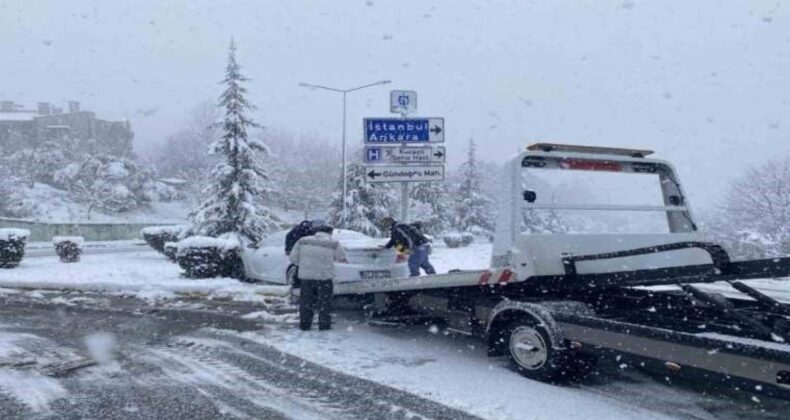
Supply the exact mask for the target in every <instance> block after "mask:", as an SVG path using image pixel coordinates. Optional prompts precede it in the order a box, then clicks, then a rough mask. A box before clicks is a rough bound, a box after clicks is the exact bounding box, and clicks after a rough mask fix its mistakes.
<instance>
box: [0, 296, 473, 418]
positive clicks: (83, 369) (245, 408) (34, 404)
mask: <svg viewBox="0 0 790 420" xmlns="http://www.w3.org/2000/svg"><path fill="white" fill-rule="evenodd" d="M52 302H56V303H52ZM245 305H247V306H245ZM257 309H260V308H254V307H252V305H250V304H243V303H242V304H238V303H237V304H228V305H226V304H212V303H210V304H209V306H206V305H203V304H200V305H195V304H183V305H181V307H180V308H173V307H170V308H151V307H146V306H143V304H142V303H140V302H137V301H134V300H131V299H122V298H111V297H106V296H100V295H77V294H72V295H57V294H54V293H52V294H49V293H48V292H43V293H42V292H38V293H35V294H32V295H31V294H10V295H5V296H0V335H2V336H3V338H4V340H3V341H0V343H3V342H4V343H6V348H5V349H4V348H2V347H0V418H3V419H17V418H19V419H23V418H24V419H29V418H102V419H113V418H141V419H163V418H168V419H180V418H189V419H202V418H275V419H276V418H300V419H301V418H306V419H309V418H316V419H332V418H344V419H345V418H360V419H407V418H408V419H419V418H433V419H466V418H474V417H473V416H470V415H468V414H465V413H463V412H460V411H457V410H454V409H451V408H448V407H446V406H443V405H441V404H438V403H436V402H433V401H430V400H426V399H423V398H420V397H417V396H415V395H412V394H409V393H406V392H403V391H399V390H395V389H393V388H390V387H387V386H384V385H381V384H378V383H374V382H371V381H367V380H365V379H360V378H356V377H352V376H348V375H344V374H340V373H337V372H335V371H332V370H329V369H326V368H323V367H321V366H318V365H316V364H313V363H311V362H309V361H307V360H304V359H300V358H297V357H294V356H291V355H288V354H285V353H282V352H280V351H278V350H275V349H273V348H271V347H268V346H266V345H263V344H260V343H257V342H253V341H250V340H246V339H244V338H243V337H241V336H240V335H239V334H238V332H239V331H245V330H257V329H259V326H258V325H256V324H255V322H253V321H249V320H244V319H241V318H240V317H239V316H238V315H239V313H243V312H250V311H253V310H257ZM9 343H10V347H8V346H9Z"/></svg>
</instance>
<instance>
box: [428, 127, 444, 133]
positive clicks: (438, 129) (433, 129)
mask: <svg viewBox="0 0 790 420" xmlns="http://www.w3.org/2000/svg"><path fill="white" fill-rule="evenodd" d="M429 131H430V132H431V133H433V134H439V133H441V132H442V128H441V127H439V126H438V125H435V126H433V128H432V129H430V130H429Z"/></svg>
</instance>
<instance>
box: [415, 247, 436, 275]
mask: <svg viewBox="0 0 790 420" xmlns="http://www.w3.org/2000/svg"><path fill="white" fill-rule="evenodd" d="M428 252H429V247H428V245H420V246H418V247H417V248H416V249H414V250H413V251H412V253H411V255H409V272H410V275H411V276H412V277H417V276H419V275H420V269H421V268H422V269H423V270H425V274H436V270H434V269H433V266H432V265H431V261H430V260H429V259H428Z"/></svg>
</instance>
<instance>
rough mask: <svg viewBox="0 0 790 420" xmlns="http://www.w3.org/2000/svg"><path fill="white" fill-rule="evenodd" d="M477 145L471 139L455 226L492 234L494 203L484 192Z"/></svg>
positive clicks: (460, 185)
mask: <svg viewBox="0 0 790 420" xmlns="http://www.w3.org/2000/svg"><path fill="white" fill-rule="evenodd" d="M476 153H477V146H476V145H475V141H474V139H469V150H468V152H467V160H466V162H464V164H463V165H462V166H461V179H460V183H459V185H458V195H457V199H458V201H457V202H456V207H455V212H456V219H455V225H456V226H455V227H456V228H457V229H459V230H461V231H469V232H473V233H476V234H483V235H486V236H491V235H492V232H493V230H494V204H493V201H492V200H491V199H490V198H489V197H488V196H486V195H485V194H484V193H483V190H482V175H481V173H480V169H479V167H478V163H477V156H476Z"/></svg>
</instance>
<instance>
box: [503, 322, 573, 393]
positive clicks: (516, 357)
mask: <svg viewBox="0 0 790 420" xmlns="http://www.w3.org/2000/svg"><path fill="white" fill-rule="evenodd" d="M546 328H547V327H546V324H545V323H542V322H539V321H538V320H536V319H533V318H531V317H526V316H524V317H519V318H517V319H515V320H513V321H511V322H510V324H509V325H508V327H507V329H506V330H505V331H506V333H505V334H504V336H505V339H506V340H507V354H508V357H509V358H510V361H511V363H512V364H513V367H514V368H515V369H516V371H517V372H518V373H520V374H521V375H523V376H526V377H527V378H530V379H535V380H539V381H544V382H552V381H556V380H561V379H564V378H567V377H568V376H569V374H570V371H569V369H568V366H567V357H566V356H567V355H566V354H564V353H565V352H564V351H563V350H560V349H557V348H556V345H555V343H553V342H552V339H551V334H549V332H548V331H547V330H546Z"/></svg>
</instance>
